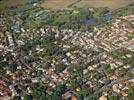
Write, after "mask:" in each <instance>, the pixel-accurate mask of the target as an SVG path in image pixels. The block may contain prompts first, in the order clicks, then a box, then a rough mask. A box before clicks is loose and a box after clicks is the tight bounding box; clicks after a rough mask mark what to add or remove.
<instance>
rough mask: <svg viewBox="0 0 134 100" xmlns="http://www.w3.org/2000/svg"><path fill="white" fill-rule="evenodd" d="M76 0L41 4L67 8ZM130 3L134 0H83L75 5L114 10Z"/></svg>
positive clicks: (49, 6)
mask: <svg viewBox="0 0 134 100" xmlns="http://www.w3.org/2000/svg"><path fill="white" fill-rule="evenodd" d="M75 1H77V0H44V2H43V3H42V4H41V6H42V7H44V8H52V9H65V8H67V7H68V6H69V5H70V4H72V3H74V2H75ZM130 3H134V0H81V1H80V2H78V3H76V4H74V5H73V6H77V7H85V6H88V7H109V8H110V9H112V10H113V9H118V8H120V7H123V6H126V5H128V4H130Z"/></svg>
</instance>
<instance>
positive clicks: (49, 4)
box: [41, 0, 77, 9]
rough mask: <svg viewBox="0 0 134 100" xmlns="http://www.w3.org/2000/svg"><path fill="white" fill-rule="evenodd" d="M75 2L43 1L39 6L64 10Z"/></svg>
mask: <svg viewBox="0 0 134 100" xmlns="http://www.w3.org/2000/svg"><path fill="white" fill-rule="evenodd" d="M76 1H77V0H43V1H42V4H41V6H42V7H44V8H52V9H66V8H67V7H68V6H69V5H70V4H72V3H74V2H76Z"/></svg>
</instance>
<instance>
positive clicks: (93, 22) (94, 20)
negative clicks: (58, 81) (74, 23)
mask: <svg viewBox="0 0 134 100" xmlns="http://www.w3.org/2000/svg"><path fill="white" fill-rule="evenodd" d="M115 15H116V12H115V11H113V12H108V13H106V14H104V15H103V19H104V21H106V22H107V21H109V20H110V19H111V18H112V17H114V16H115ZM97 23H98V19H97V18H90V19H88V20H86V24H87V25H91V26H92V25H96V24H97Z"/></svg>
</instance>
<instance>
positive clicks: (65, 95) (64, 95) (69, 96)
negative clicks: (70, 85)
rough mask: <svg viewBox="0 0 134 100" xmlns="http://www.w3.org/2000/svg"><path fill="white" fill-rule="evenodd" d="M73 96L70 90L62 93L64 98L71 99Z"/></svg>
mask: <svg viewBox="0 0 134 100" xmlns="http://www.w3.org/2000/svg"><path fill="white" fill-rule="evenodd" d="M71 97H72V93H70V92H69V91H67V92H65V93H64V94H63V95H62V98H63V99H65V100H66V99H69V98H71Z"/></svg>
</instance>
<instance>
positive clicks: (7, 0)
mask: <svg viewBox="0 0 134 100" xmlns="http://www.w3.org/2000/svg"><path fill="white" fill-rule="evenodd" d="M26 1H27V0H1V1H0V10H2V9H4V8H6V7H11V6H17V5H24V4H26Z"/></svg>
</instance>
